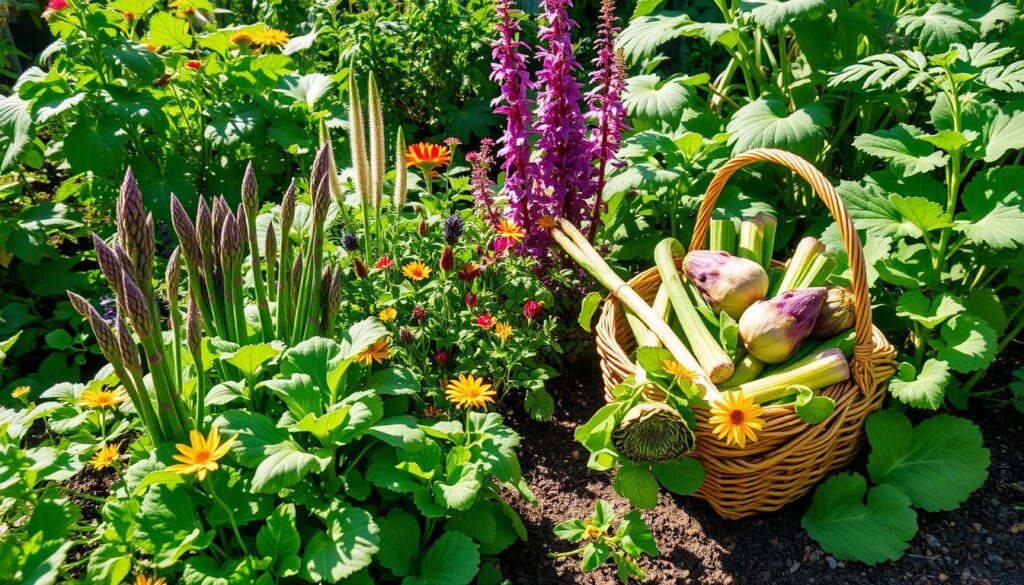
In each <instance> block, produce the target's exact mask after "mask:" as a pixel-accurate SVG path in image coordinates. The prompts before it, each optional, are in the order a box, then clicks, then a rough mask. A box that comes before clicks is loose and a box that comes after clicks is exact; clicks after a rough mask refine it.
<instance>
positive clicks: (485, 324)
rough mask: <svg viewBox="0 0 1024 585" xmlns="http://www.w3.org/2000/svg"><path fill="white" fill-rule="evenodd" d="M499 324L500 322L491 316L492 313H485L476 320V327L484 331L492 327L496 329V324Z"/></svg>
mask: <svg viewBox="0 0 1024 585" xmlns="http://www.w3.org/2000/svg"><path fill="white" fill-rule="evenodd" d="M497 322H498V320H497V319H495V318H494V317H493V316H491V314H490V313H484V314H483V315H480V316H479V317H477V318H476V326H477V327H481V328H483V329H490V328H491V327H494V324H495V323H497Z"/></svg>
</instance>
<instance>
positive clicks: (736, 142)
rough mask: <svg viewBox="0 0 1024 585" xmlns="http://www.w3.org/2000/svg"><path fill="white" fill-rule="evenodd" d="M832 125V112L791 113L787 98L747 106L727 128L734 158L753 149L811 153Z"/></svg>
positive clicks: (820, 108)
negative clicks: (779, 149)
mask: <svg viewBox="0 0 1024 585" xmlns="http://www.w3.org/2000/svg"><path fill="white" fill-rule="evenodd" d="M829 124H831V116H830V115H829V111H828V108H827V107H825V106H824V105H822V104H807V105H805V106H803V107H800V108H797V109H796V110H795V111H793V112H790V111H789V110H788V106H787V102H786V100H785V99H784V98H782V97H779V96H775V95H768V96H765V97H762V98H759V99H757V100H755V101H753V102H750V103H749V104H747V105H745V106H743V107H742V108H740V109H739V110H737V112H736V113H735V114H733V116H732V119H731V120H730V121H729V124H728V125H727V126H726V130H727V131H728V132H730V133H731V134H732V136H730V138H729V143H730V144H731V145H732V149H733V150H732V151H733V154H739V153H741V152H744V151H747V150H750V149H753V148H781V149H784V150H791V151H794V152H797V153H804V154H806V153H809V152H811V151H813V150H814V149H815V148H817V146H818V145H820V143H821V141H822V138H823V137H824V132H825V128H827V127H828V126H829Z"/></svg>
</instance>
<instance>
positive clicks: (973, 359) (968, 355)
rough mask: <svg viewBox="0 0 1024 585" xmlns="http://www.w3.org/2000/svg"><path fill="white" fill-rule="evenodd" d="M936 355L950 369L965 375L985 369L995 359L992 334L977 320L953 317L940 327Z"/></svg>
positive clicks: (994, 339) (967, 316)
mask: <svg viewBox="0 0 1024 585" xmlns="http://www.w3.org/2000/svg"><path fill="white" fill-rule="evenodd" d="M941 333H942V343H941V344H939V343H938V342H936V343H937V344H938V345H939V350H938V353H937V354H936V357H938V358H939V359H940V360H943V361H945V362H947V363H949V367H950V369H952V370H953V371H955V372H960V373H961V374H967V373H970V372H974V371H977V370H980V369H982V368H985V367H987V366H988V365H989V364H990V363H992V360H993V359H995V357H996V343H997V339H996V332H995V331H993V330H992V328H991V327H989V326H988V325H986V324H985V323H983V322H982V321H981V320H980V319H978V318H977V317H973V316H971V315H957V316H956V317H953V318H952V319H950V320H949V321H947V322H946V323H945V324H943V325H942V330H941Z"/></svg>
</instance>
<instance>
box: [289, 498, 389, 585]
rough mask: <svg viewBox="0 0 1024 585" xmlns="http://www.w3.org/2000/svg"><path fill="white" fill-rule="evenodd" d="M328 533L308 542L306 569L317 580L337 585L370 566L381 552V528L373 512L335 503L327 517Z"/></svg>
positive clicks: (303, 557)
mask: <svg viewBox="0 0 1024 585" xmlns="http://www.w3.org/2000/svg"><path fill="white" fill-rule="evenodd" d="M326 522H327V530H326V531H325V532H317V533H315V534H314V535H313V537H312V538H311V539H310V540H309V544H307V545H306V550H305V552H304V553H303V555H302V561H303V566H304V567H305V569H306V572H308V574H309V577H310V578H312V579H313V580H314V581H326V582H328V583H337V582H338V581H341V580H342V579H344V578H345V577H348V576H350V575H352V574H353V573H355V572H356V571H359V570H360V569H363V568H364V567H368V566H369V565H370V562H372V560H373V555H374V554H375V553H376V552H377V551H378V550H380V547H379V545H380V535H379V534H378V533H379V531H380V529H379V528H378V526H377V524H376V523H375V522H374V521H373V517H372V516H370V513H369V512H367V511H365V510H362V509H359V508H341V507H339V505H338V504H335V505H334V506H333V507H332V508H331V510H330V512H329V513H328V515H327V519H326Z"/></svg>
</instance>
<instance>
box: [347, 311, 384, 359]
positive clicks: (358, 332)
mask: <svg viewBox="0 0 1024 585" xmlns="http://www.w3.org/2000/svg"><path fill="white" fill-rule="evenodd" d="M387 334H388V330H387V328H386V327H384V324H383V323H381V322H380V321H378V320H377V319H374V318H369V319H364V320H362V321H360V322H358V323H356V324H355V325H353V326H352V327H350V328H349V330H348V331H346V332H345V333H343V334H342V336H341V339H340V340H339V342H338V347H339V350H340V352H341V357H343V358H344V359H351V358H352V357H353V356H355V355H356V354H357V353H359V352H361V351H363V350H364V349H366V348H367V347H370V346H371V345H373V344H374V343H375V342H377V341H378V340H380V339H381V338H382V337H385V336H387Z"/></svg>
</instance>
